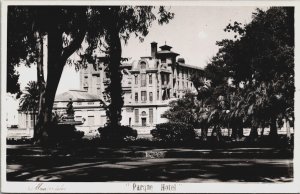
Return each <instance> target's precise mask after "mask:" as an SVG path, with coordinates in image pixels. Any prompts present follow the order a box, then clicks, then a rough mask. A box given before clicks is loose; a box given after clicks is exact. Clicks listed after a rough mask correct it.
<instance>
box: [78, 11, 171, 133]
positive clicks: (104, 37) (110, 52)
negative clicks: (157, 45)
mask: <svg viewBox="0 0 300 194" xmlns="http://www.w3.org/2000/svg"><path fill="white" fill-rule="evenodd" d="M154 11H155V7H153V6H111V7H110V6H100V7H91V9H90V10H89V21H91V22H90V23H89V25H88V31H87V36H86V40H87V42H88V43H89V46H88V48H87V49H86V54H85V55H83V56H82V57H83V59H82V61H83V64H84V61H90V62H91V61H94V60H95V58H94V56H93V52H94V51H95V49H97V48H100V47H101V46H102V47H104V49H103V50H101V51H103V52H104V53H105V54H106V57H107V63H108V66H107V68H106V73H107V75H108V78H109V79H110V84H109V85H108V87H106V88H105V93H106V96H107V97H108V99H109V105H108V106H107V107H106V109H107V111H106V115H107V117H108V124H109V125H113V126H112V129H114V128H115V126H117V125H119V122H120V121H121V119H122V118H121V112H122V107H123V104H124V100H123V97H122V94H123V92H122V86H121V80H122V74H121V72H120V63H121V53H122V48H121V40H123V41H124V42H125V43H127V41H128V39H129V38H130V36H131V35H132V34H134V35H135V37H136V38H139V39H140V41H143V38H144V37H145V36H146V35H147V34H148V33H149V28H150V27H151V25H152V23H153V21H155V20H156V19H157V18H156V17H157V15H159V18H158V19H157V20H158V23H159V24H164V23H168V22H169V20H171V19H172V18H173V17H174V14H173V13H170V12H169V11H166V10H165V8H164V7H163V6H160V7H159V9H158V10H157V11H158V13H157V14H155V13H154ZM79 65H80V63H79Z"/></svg>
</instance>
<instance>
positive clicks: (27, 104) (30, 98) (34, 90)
mask: <svg viewBox="0 0 300 194" xmlns="http://www.w3.org/2000/svg"><path fill="white" fill-rule="evenodd" d="M39 96H40V94H39V91H38V86H37V83H36V82H35V81H30V82H29V83H28V84H27V86H26V87H25V91H24V92H23V94H22V95H21V99H20V110H21V111H33V112H34V113H36V111H37V110H38V105H39V104H38V103H39Z"/></svg>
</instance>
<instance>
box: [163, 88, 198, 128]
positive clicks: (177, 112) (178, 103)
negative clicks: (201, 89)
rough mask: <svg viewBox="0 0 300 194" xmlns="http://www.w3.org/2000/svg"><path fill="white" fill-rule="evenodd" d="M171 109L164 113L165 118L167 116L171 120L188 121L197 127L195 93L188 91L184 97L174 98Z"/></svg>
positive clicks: (187, 122)
mask: <svg viewBox="0 0 300 194" xmlns="http://www.w3.org/2000/svg"><path fill="white" fill-rule="evenodd" d="M169 106H170V109H169V110H167V111H166V112H164V114H162V117H163V118H167V119H168V120H169V121H170V122H174V123H177V122H179V123H186V124H190V125H193V127H194V128H195V127H197V125H198V122H197V115H196V114H197V113H198V112H199V110H198V109H199V108H200V107H199V106H197V102H196V96H195V94H193V93H190V92H188V93H186V94H185V96H184V97H183V98H180V99H177V100H173V101H171V102H170V103H169Z"/></svg>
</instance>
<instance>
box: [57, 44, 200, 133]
mask: <svg viewBox="0 0 300 194" xmlns="http://www.w3.org/2000/svg"><path fill="white" fill-rule="evenodd" d="M159 48H160V50H159V51H158V50H157V43H156V42H152V43H151V56H147V57H141V58H140V59H139V60H136V61H133V62H131V63H122V64H121V72H122V74H123V78H122V89H123V94H124V95H123V97H124V107H123V109H122V120H121V124H122V125H128V126H131V127H133V128H134V129H137V130H138V133H149V132H150V130H151V129H153V128H154V126H155V125H156V124H158V123H162V122H166V121H167V120H166V119H165V118H162V117H161V115H162V114H163V113H164V112H165V111H166V110H167V109H168V108H169V107H168V105H169V102H170V101H171V100H175V99H176V98H181V97H183V95H184V94H185V93H186V92H187V91H191V92H196V89H195V88H194V86H193V83H192V81H191V80H190V76H191V75H192V74H193V73H199V72H200V71H201V68H199V67H196V66H191V65H188V64H186V63H185V60H184V59H183V58H178V59H177V60H176V58H177V57H178V55H179V54H177V53H175V52H173V51H172V50H171V49H172V47H171V46H168V45H163V46H161V47H159ZM105 61H106V60H105V57H98V58H97V60H96V63H95V64H88V65H87V67H86V68H85V69H81V70H80V90H70V91H67V92H64V93H62V94H59V95H57V96H56V98H55V103H54V111H57V112H65V109H66V105H67V103H68V101H69V99H70V98H71V99H72V101H73V106H74V110H75V120H78V121H83V122H84V123H83V125H80V126H77V127H78V129H81V130H84V131H85V132H86V133H89V131H95V130H96V129H97V128H99V127H100V126H104V125H105V124H106V121H107V120H106V116H105V109H104V106H103V104H105V103H107V97H106V95H105V88H106V86H107V85H108V84H109V82H110V80H109V79H108V78H107V76H106V71H105V69H106V67H107V64H106V63H105Z"/></svg>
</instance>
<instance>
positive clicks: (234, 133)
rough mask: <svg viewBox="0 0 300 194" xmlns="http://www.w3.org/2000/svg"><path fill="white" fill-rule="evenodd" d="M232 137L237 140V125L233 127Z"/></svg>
mask: <svg viewBox="0 0 300 194" xmlns="http://www.w3.org/2000/svg"><path fill="white" fill-rule="evenodd" d="M228 130H229V129H228ZM231 138H232V139H234V140H237V138H238V129H237V127H235V126H233V127H232V133H231Z"/></svg>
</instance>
